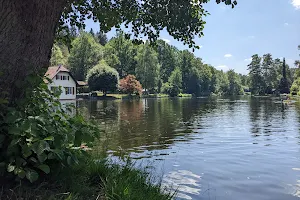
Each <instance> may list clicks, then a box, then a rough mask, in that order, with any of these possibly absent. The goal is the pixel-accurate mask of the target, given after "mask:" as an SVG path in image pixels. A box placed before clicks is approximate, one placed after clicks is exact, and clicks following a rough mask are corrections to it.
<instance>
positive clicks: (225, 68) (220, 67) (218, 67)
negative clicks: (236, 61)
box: [216, 65, 229, 71]
mask: <svg viewBox="0 0 300 200" xmlns="http://www.w3.org/2000/svg"><path fill="white" fill-rule="evenodd" d="M216 68H217V69H218V70H223V71H228V70H229V67H228V66H227V65H219V66H217V67H216Z"/></svg>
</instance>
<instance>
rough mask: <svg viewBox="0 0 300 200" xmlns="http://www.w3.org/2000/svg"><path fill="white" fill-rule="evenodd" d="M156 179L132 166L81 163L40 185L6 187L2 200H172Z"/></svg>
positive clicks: (110, 162)
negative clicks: (155, 182) (154, 181)
mask: <svg viewBox="0 0 300 200" xmlns="http://www.w3.org/2000/svg"><path fill="white" fill-rule="evenodd" d="M152 180H153V177H151V175H150V174H149V173H147V172H146V171H144V170H138V169H136V168H134V167H133V165H132V164H130V163H129V162H128V163H127V164H125V165H120V164H116V163H112V161H110V160H107V159H101V160H95V159H93V160H88V159H81V160H80V164H78V165H74V166H72V167H68V168H64V169H62V170H61V171H60V172H59V173H56V174H55V175H53V174H52V175H51V176H49V177H44V179H43V180H41V181H40V182H37V183H34V184H30V183H28V182H23V181H22V182H16V183H15V184H13V183H11V184H10V185H9V184H7V183H4V185H3V186H2V191H1V192H0V199H4V200H12V199H38V200H44V199H59V200H60V199H68V200H81V199H97V200H105V199H116V200H140V199H151V200H170V199H172V198H173V196H174V194H170V193H168V192H166V191H165V190H164V189H162V188H161V186H160V185H155V184H153V182H152Z"/></svg>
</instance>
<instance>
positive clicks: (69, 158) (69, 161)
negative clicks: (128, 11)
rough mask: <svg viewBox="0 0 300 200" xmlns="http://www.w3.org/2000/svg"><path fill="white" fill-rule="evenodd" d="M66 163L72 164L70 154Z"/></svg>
mask: <svg viewBox="0 0 300 200" xmlns="http://www.w3.org/2000/svg"><path fill="white" fill-rule="evenodd" d="M67 163H68V165H72V158H71V156H68V158H67Z"/></svg>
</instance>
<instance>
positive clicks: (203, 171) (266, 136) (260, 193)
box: [77, 97, 300, 200]
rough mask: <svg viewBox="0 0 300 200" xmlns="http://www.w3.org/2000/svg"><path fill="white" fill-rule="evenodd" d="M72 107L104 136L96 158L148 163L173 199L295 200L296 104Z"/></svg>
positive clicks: (162, 102)
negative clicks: (173, 193)
mask: <svg viewBox="0 0 300 200" xmlns="http://www.w3.org/2000/svg"><path fill="white" fill-rule="evenodd" d="M77 104H78V111H79V112H80V113H82V114H84V115H85V116H86V117H87V118H94V119H95V120H97V121H98V122H99V124H101V127H102V128H103V129H104V130H105V133H103V134H102V135H101V138H100V140H99V141H98V143H97V148H98V149H97V150H98V151H100V152H105V153H108V154H110V155H112V156H120V154H126V155H129V156H130V157H132V158H133V159H135V160H136V161H149V162H152V163H153V166H154V167H155V168H156V169H158V170H159V169H163V171H164V172H165V176H164V178H163V184H164V185H167V186H171V188H175V189H178V193H179V194H178V198H179V199H180V198H181V199H212V198H213V199H214V198H215V199H222V200H224V199H225V200H231V199H243V200H252V199H287V200H290V199H294V198H298V197H300V196H299V193H300V192H299V191H300V187H299V182H298V180H300V171H299V170H296V169H299V167H300V156H299V155H300V149H299V144H300V140H299V138H300V134H299V130H300V126H299V124H300V104H294V105H285V106H284V107H282V105H281V104H277V103H276V102H275V100H274V99H270V98H251V97H238V98H229V99H227V98H223V99H208V98H199V99H184V98H183V99H176V98H174V99H141V100H133V101H129V100H126V101H120V100H117V101H80V102H78V103H77ZM120 152H121V153H120ZM200 175H201V176H200ZM200 182H201V184H200ZM208 188H209V190H208ZM207 190H208V191H210V194H208V192H207Z"/></svg>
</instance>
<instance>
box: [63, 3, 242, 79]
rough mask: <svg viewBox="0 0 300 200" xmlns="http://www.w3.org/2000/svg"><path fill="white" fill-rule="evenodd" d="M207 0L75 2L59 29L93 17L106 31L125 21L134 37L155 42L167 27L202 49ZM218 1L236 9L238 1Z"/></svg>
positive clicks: (176, 35) (185, 40) (188, 43)
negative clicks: (199, 44) (201, 38)
mask: <svg viewBox="0 0 300 200" xmlns="http://www.w3.org/2000/svg"><path fill="white" fill-rule="evenodd" d="M207 2H208V0H203V1H193V2H191V1H169V0H161V1H160V2H159V3H157V2H153V1H151V0H147V1H139V0H133V1H127V0H126V1H100V0H94V1H88V0H82V1H73V3H72V4H71V3H70V4H68V6H67V7H66V8H65V9H64V13H63V15H62V17H61V19H60V23H59V24H60V26H59V28H58V31H63V30H64V29H67V26H68V25H69V24H70V25H76V26H77V27H78V28H79V29H84V28H85V21H86V20H87V19H91V18H92V19H93V20H94V21H95V22H96V21H99V22H100V30H101V31H103V32H108V31H110V30H111V29H112V28H113V27H116V28H120V26H121V24H124V26H125V27H126V28H128V29H130V32H131V33H132V35H133V37H135V38H140V37H141V35H143V36H148V39H149V40H150V41H151V42H154V41H155V40H157V39H158V38H159V36H160V32H161V30H163V29H166V30H167V31H168V33H169V34H170V35H171V36H173V37H174V38H175V39H177V40H180V41H182V42H183V43H184V44H187V45H189V47H195V48H199V47H198V46H197V45H196V44H195V41H194V37H195V36H199V37H201V36H203V35H204V33H203V29H204V25H205V21H204V20H203V16H207V15H208V12H207V11H206V10H205V9H204V8H203V4H204V3H207ZM216 2H217V3H221V2H224V3H225V4H226V5H230V6H232V8H233V7H234V6H235V5H236V4H237V1H236V0H216ZM129 25H130V27H129ZM131 33H129V34H131ZM129 36H130V35H129ZM120 75H121V76H123V74H120Z"/></svg>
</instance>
